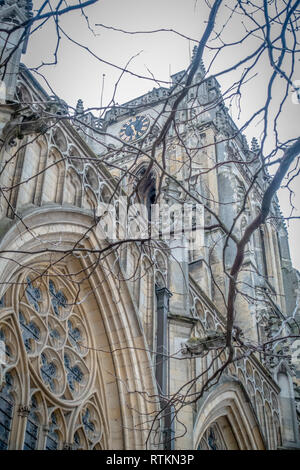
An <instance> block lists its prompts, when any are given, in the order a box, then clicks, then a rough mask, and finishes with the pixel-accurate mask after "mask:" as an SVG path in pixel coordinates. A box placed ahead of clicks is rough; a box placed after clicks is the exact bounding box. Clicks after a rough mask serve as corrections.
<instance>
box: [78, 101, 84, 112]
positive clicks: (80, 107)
mask: <svg viewBox="0 0 300 470" xmlns="http://www.w3.org/2000/svg"><path fill="white" fill-rule="evenodd" d="M83 113H84V107H83V101H82V100H81V99H79V100H78V101H77V105H76V114H83Z"/></svg>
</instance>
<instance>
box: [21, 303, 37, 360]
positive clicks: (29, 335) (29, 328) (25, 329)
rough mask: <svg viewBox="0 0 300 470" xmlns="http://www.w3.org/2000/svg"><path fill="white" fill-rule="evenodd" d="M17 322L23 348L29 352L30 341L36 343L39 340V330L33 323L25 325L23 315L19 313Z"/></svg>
mask: <svg viewBox="0 0 300 470" xmlns="http://www.w3.org/2000/svg"><path fill="white" fill-rule="evenodd" d="M19 321H20V325H21V330H22V337H23V341H24V344H25V348H26V350H27V352H30V351H31V349H32V347H31V344H30V340H31V339H32V340H34V341H38V340H39V339H40V330H39V328H38V327H37V326H36V324H35V323H34V322H32V321H31V322H28V323H27V322H26V319H25V317H24V315H23V314H22V313H21V312H20V313H19Z"/></svg>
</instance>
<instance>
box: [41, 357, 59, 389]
mask: <svg viewBox="0 0 300 470" xmlns="http://www.w3.org/2000/svg"><path fill="white" fill-rule="evenodd" d="M41 359H42V366H41V375H42V378H43V381H44V382H45V383H46V384H48V385H49V386H50V388H51V390H52V391H54V390H55V383H54V379H55V377H56V373H57V370H56V366H55V364H54V363H53V362H50V361H48V359H47V357H46V354H44V353H42V354H41Z"/></svg>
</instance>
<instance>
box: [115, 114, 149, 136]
mask: <svg viewBox="0 0 300 470" xmlns="http://www.w3.org/2000/svg"><path fill="white" fill-rule="evenodd" d="M149 124H150V120H149V118H148V117H147V116H136V117H133V118H131V119H129V120H128V121H127V122H126V123H125V124H124V125H123V126H122V128H121V130H120V138H121V139H122V140H124V142H133V141H135V140H137V139H139V138H140V137H142V136H143V135H144V134H145V132H146V131H147V129H148V127H149Z"/></svg>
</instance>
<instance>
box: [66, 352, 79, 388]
mask: <svg viewBox="0 0 300 470" xmlns="http://www.w3.org/2000/svg"><path fill="white" fill-rule="evenodd" d="M64 363H65V367H66V370H67V380H68V384H69V387H70V389H71V390H72V392H73V391H74V390H75V384H74V382H78V383H80V382H81V381H82V377H83V373H82V371H81V370H80V368H79V367H78V366H73V367H72V364H71V360H70V357H69V356H68V354H65V355H64Z"/></svg>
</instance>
